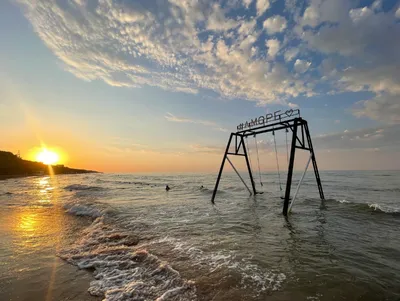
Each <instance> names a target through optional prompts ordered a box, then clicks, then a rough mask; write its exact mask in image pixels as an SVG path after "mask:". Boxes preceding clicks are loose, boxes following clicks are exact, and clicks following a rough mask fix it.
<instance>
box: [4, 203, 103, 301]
mask: <svg viewBox="0 0 400 301" xmlns="http://www.w3.org/2000/svg"><path fill="white" fill-rule="evenodd" d="M0 205H1V210H0V300H4V301H6V300H26V301H28V300H29V301H35V300H38V301H39V300H46V301H50V300H100V299H101V298H96V297H93V296H91V295H90V294H89V293H88V292H87V289H88V287H89V282H90V281H92V280H93V276H92V274H91V273H90V272H89V271H85V270H79V269H78V268H77V267H75V266H72V265H70V264H68V263H66V262H65V261H63V260H62V259H60V258H58V257H57V256H56V254H57V251H58V249H59V248H60V247H62V246H64V245H67V244H70V243H71V241H74V240H76V239H77V238H78V236H79V234H80V231H81V230H82V229H83V228H84V227H86V226H87V224H88V223H90V222H91V221H90V220H88V219H86V218H77V217H74V216H69V215H68V214H65V213H64V210H63V209H62V208H61V207H59V206H57V204H52V203H51V200H45V199H43V200H41V204H40V202H39V204H36V205H29V206H26V207H17V206H13V205H12V203H11V204H10V203H8V202H7V196H6V195H3V196H1V198H0Z"/></svg>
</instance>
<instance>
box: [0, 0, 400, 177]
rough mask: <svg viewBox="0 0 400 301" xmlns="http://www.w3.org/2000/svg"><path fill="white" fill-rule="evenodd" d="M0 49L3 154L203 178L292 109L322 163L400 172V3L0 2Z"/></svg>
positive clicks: (267, 155)
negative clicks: (254, 127)
mask: <svg viewBox="0 0 400 301" xmlns="http://www.w3.org/2000/svg"><path fill="white" fill-rule="evenodd" d="M0 45H1V47H0V134H1V142H0V149H1V150H8V151H12V152H14V153H16V152H17V151H18V150H19V151H20V152H21V155H22V157H24V158H30V156H31V154H32V152H34V149H36V148H38V147H40V146H41V145H42V144H44V145H46V146H47V147H49V148H51V149H54V150H56V151H57V152H59V153H60V154H61V158H62V163H65V164H66V165H68V166H71V167H79V168H88V169H95V170H100V171H105V172H147V171H159V172H168V171H193V172H196V171H211V172H213V171H217V170H218V168H219V164H220V161H221V159H222V155H223V150H224V148H225V145H226V142H227V139H228V137H229V133H230V132H232V131H235V130H236V125H237V124H239V123H240V122H243V121H245V120H248V119H250V118H254V117H257V116H260V115H262V114H265V113H266V112H273V111H276V110H287V109H289V108H299V109H300V110H301V114H302V117H303V118H305V119H307V120H308V122H309V125H310V130H311V134H312V136H313V141H314V147H315V148H316V155H317V160H318V162H319V165H320V168H321V169H400V160H399V157H400V71H399V70H400V55H399V54H400V1H394V0H382V1H378V0H377V1H362V0H360V1H351V0H315V1H314V0H311V1H303V0H285V1H271V0H225V1H202V0H197V1H195V0H169V1H167V0H160V1H158V0H152V1H149V0H146V1H144V0H140V1H133V0H118V1H117V0H65V1H51V0H43V1H41V0H19V1H8V0H6V1H0ZM284 140H285V137H284V133H282V134H281V135H280V136H279V137H278V143H279V150H280V154H279V156H280V159H281V160H283V161H285V160H286V153H285V147H284ZM249 142H250V141H249ZM251 143H253V144H252V145H253V146H254V141H251ZM258 143H259V147H260V152H261V155H262V159H261V161H262V163H261V165H262V169H265V170H273V169H274V168H275V166H276V163H275V161H274V155H273V146H272V136H264V137H259V140H258ZM254 155H255V154H254V151H253V156H254ZM301 168H302V167H301Z"/></svg>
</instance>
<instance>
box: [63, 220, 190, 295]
mask: <svg viewBox="0 0 400 301" xmlns="http://www.w3.org/2000/svg"><path fill="white" fill-rule="evenodd" d="M104 219H105V218H104V217H98V218H97V219H96V220H95V221H94V222H93V223H92V225H91V226H90V227H88V228H87V229H85V230H84V231H83V233H82V237H81V239H79V240H78V241H77V242H76V243H75V244H74V245H73V246H72V247H70V248H68V249H64V250H62V251H60V252H59V254H58V255H59V256H60V257H61V258H62V259H64V260H66V261H67V262H69V263H71V264H74V265H76V266H78V267H79V268H81V269H93V270H94V277H95V280H94V281H92V282H91V283H90V287H89V289H88V291H89V293H90V294H92V295H94V296H102V297H104V300H108V301H114V300H115V301H116V300H159V301H164V300H171V301H189V300H197V297H196V289H195V285H194V283H193V282H191V281H187V280H185V279H183V278H182V277H181V276H180V274H179V272H178V271H176V270H174V269H173V268H172V267H171V266H170V265H169V264H168V263H167V262H163V261H161V260H160V259H159V258H158V257H157V256H154V255H152V254H150V253H149V252H147V250H145V249H142V248H138V247H137V246H135V245H136V244H137V243H138V239H137V238H136V237H135V236H132V235H130V234H129V233H127V232H123V231H122V232H121V231H118V230H116V229H114V228H113V227H111V226H110V225H108V224H107V223H106V222H105V220H104Z"/></svg>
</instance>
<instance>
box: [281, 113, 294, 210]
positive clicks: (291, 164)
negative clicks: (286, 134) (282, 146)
mask: <svg viewBox="0 0 400 301" xmlns="http://www.w3.org/2000/svg"><path fill="white" fill-rule="evenodd" d="M296 139H297V119H296V120H295V121H294V125H293V135H292V146H291V148H290V159H289V167H288V174H287V180H286V191H285V200H284V202H283V212H282V213H283V215H284V216H287V213H288V208H289V200H290V188H291V186H292V176H293V167H294V157H295V152H296Z"/></svg>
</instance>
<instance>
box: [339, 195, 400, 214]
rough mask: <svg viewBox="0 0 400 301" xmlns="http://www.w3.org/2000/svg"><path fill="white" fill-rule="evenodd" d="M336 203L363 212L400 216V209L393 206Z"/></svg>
mask: <svg viewBox="0 0 400 301" xmlns="http://www.w3.org/2000/svg"><path fill="white" fill-rule="evenodd" d="M333 200H334V201H336V202H339V203H341V204H348V205H351V206H353V207H355V208H357V209H361V210H373V211H375V212H381V213H387V214H392V215H397V214H400V208H395V207H391V206H384V205H381V204H376V203H372V204H366V203H355V202H350V201H347V200H335V199H333Z"/></svg>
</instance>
